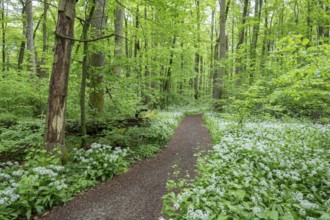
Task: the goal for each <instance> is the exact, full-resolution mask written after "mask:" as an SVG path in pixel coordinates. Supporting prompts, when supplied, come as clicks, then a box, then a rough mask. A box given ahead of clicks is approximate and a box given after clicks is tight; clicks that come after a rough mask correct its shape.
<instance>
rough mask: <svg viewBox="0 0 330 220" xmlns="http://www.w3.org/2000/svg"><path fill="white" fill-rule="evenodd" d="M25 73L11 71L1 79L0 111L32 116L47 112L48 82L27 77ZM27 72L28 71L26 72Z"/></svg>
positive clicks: (20, 115) (18, 115) (19, 115)
mask: <svg viewBox="0 0 330 220" xmlns="http://www.w3.org/2000/svg"><path fill="white" fill-rule="evenodd" d="M22 74H23V73H18V72H15V71H13V72H11V73H10V74H8V76H7V77H5V78H3V79H1V81H0V112H2V114H4V113H9V114H12V115H15V116H16V117H32V116H40V115H43V114H45V111H46V101H47V92H46V91H47V90H46V88H47V86H46V85H47V82H46V81H45V80H40V79H27V78H24V77H22ZM25 74H26V73H25Z"/></svg>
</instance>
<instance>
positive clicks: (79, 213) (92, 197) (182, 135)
mask: <svg viewBox="0 0 330 220" xmlns="http://www.w3.org/2000/svg"><path fill="white" fill-rule="evenodd" d="M210 145H211V140H210V135H209V133H208V130H207V129H206V128H205V127H204V126H203V120H202V115H193V116H186V117H185V118H184V119H183V120H182V122H181V123H180V125H179V126H178V128H177V129H176V131H175V133H174V135H173V136H172V138H171V140H170V141H169V143H168V144H167V146H166V148H165V149H164V150H162V151H161V152H160V153H158V154H157V155H156V156H155V157H154V158H151V159H147V160H144V161H141V162H138V163H137V164H135V165H134V166H132V167H131V168H130V169H129V170H128V172H127V173H124V174H121V175H119V176H117V177H115V178H113V179H112V180H110V181H108V182H104V183H101V184H99V185H98V186H96V187H94V188H92V189H90V190H89V191H87V192H86V193H85V194H83V195H80V196H76V197H74V198H73V199H72V200H70V201H69V202H68V203H67V204H65V205H63V206H59V207H55V208H53V209H52V210H51V211H50V212H49V213H48V214H47V215H46V216H44V217H43V218H42V219H45V220H59V219H61V220H69V219H72V220H73V219H77V220H78V219H79V220H96V219H98V220H133V219H134V220H138V219H146V220H154V219H157V220H158V219H159V217H160V216H161V208H162V196H163V195H165V194H166V193H167V190H166V181H167V180H169V179H173V178H174V176H173V172H174V171H177V170H179V171H180V176H181V177H184V176H186V174H189V176H190V177H191V178H193V177H194V176H195V175H196V173H195V171H194V170H195V163H196V158H195V157H194V154H195V153H196V152H197V151H198V152H199V151H203V150H206V149H208V147H209V146H210ZM174 166H175V167H176V168H173V167H174Z"/></svg>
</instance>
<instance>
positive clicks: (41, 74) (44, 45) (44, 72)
mask: <svg viewBox="0 0 330 220" xmlns="http://www.w3.org/2000/svg"><path fill="white" fill-rule="evenodd" d="M43 4H44V13H43V16H42V55H41V60H40V63H38V67H39V68H38V69H37V71H38V76H39V77H40V78H48V72H47V70H46V69H45V68H44V67H43V66H44V65H45V64H46V55H47V48H48V46H47V12H48V8H49V4H48V0H44V3H43Z"/></svg>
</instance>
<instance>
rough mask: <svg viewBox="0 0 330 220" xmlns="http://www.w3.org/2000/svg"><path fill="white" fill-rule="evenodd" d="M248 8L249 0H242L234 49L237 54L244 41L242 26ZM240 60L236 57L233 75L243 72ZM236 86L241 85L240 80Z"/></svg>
mask: <svg viewBox="0 0 330 220" xmlns="http://www.w3.org/2000/svg"><path fill="white" fill-rule="evenodd" d="M248 6H249V0H244V5H243V13H242V21H241V27H240V31H239V39H238V43H237V47H236V50H237V53H241V52H239V49H240V48H241V45H242V44H243V43H244V39H245V28H244V25H245V23H246V17H247V14H248ZM241 60H242V59H241V58H240V57H236V68H235V73H240V72H242V70H243V65H242V64H241ZM237 84H238V85H240V84H241V79H240V80H238V82H237Z"/></svg>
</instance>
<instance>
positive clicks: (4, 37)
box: [0, 0, 6, 72]
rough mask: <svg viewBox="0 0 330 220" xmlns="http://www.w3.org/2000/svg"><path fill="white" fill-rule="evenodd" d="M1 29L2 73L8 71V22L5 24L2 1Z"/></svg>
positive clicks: (2, 2)
mask: <svg viewBox="0 0 330 220" xmlns="http://www.w3.org/2000/svg"><path fill="white" fill-rule="evenodd" d="M0 7H1V29H2V71H3V72H5V71H6V30H5V29H6V22H5V1H4V0H1V5H0Z"/></svg>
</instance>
